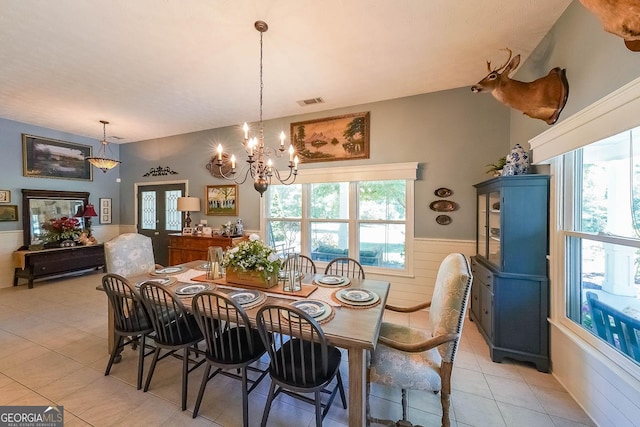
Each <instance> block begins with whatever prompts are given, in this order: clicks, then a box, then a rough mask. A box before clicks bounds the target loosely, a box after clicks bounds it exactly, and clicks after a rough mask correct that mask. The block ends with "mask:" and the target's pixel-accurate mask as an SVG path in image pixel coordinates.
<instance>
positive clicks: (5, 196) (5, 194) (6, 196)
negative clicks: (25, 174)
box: [0, 190, 11, 203]
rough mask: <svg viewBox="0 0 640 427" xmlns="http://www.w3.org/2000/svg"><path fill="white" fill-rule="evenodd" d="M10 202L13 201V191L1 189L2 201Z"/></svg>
mask: <svg viewBox="0 0 640 427" xmlns="http://www.w3.org/2000/svg"><path fill="white" fill-rule="evenodd" d="M9 202H11V191H9V190H0V203H9Z"/></svg>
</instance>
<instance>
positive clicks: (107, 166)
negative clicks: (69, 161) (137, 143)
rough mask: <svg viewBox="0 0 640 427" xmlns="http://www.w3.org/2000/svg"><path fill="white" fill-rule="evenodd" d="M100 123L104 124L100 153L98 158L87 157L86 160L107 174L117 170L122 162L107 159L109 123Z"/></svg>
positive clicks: (103, 121)
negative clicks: (109, 171)
mask: <svg viewBox="0 0 640 427" xmlns="http://www.w3.org/2000/svg"><path fill="white" fill-rule="evenodd" d="M100 123H102V141H100V143H101V144H102V145H101V146H100V151H99V152H98V155H97V156H95V157H94V156H91V157H85V160H87V161H88V162H89V163H91V164H92V165H93V166H95V167H97V168H98V169H100V170H101V171H102V172H104V173H107V171H108V170H111V169H113V168H115V167H116V166H118V165H119V164H120V163H121V162H120V160H116V159H110V158H109V157H107V148H106V147H107V145H109V142H108V141H107V125H108V124H109V122H107V121H105V120H100Z"/></svg>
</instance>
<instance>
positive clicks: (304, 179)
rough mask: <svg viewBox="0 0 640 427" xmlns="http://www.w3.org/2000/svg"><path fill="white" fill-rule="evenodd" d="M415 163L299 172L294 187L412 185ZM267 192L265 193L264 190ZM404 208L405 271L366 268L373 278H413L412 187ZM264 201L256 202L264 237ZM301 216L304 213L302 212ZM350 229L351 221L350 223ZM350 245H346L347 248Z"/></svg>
mask: <svg viewBox="0 0 640 427" xmlns="http://www.w3.org/2000/svg"><path fill="white" fill-rule="evenodd" d="M417 171H418V162H407V163H387V164H383V165H364V166H344V167H329V168H315V169H306V168H303V169H300V170H299V171H298V177H297V178H296V184H314V183H322V182H353V181H381V180H394V179H404V180H411V181H415V180H416V178H417ZM267 191H269V190H267ZM406 197H407V206H406V234H405V249H406V256H405V268H404V270H400V271H394V270H392V269H389V268H384V269H383V268H376V267H370V266H367V267H366V268H367V270H368V271H370V272H371V273H373V274H381V275H386V276H400V277H413V274H414V273H413V271H414V264H413V246H414V245H413V243H414V229H415V223H414V221H415V219H414V217H415V216H414V211H415V208H414V207H415V186H414V185H407V194H406ZM302 202H303V208H304V206H306V200H303V201H302ZM265 209H266V201H265V198H264V197H262V198H261V199H260V235H261V236H266V235H267V233H266V230H267V223H266V219H265ZM303 215H305V212H304V211H303ZM350 225H352V224H351V221H350ZM351 243H352V242H350V244H351Z"/></svg>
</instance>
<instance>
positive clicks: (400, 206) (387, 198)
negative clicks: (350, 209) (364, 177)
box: [358, 180, 407, 221]
mask: <svg viewBox="0 0 640 427" xmlns="http://www.w3.org/2000/svg"><path fill="white" fill-rule="evenodd" d="M406 188H407V185H406V183H405V181H403V180H397V181H363V182H360V183H359V184H358V190H359V194H358V203H359V205H358V212H359V217H360V219H368V220H395V221H402V220H404V219H405V208H406V206H405V203H406V196H405V194H406Z"/></svg>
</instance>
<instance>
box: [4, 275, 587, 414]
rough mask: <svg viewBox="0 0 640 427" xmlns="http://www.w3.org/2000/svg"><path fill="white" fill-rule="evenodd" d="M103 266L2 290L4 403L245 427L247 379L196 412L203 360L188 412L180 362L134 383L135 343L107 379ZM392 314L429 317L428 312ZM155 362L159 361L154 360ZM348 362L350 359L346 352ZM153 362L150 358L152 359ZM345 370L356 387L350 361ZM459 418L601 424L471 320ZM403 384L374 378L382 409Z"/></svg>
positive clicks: (282, 407)
mask: <svg viewBox="0 0 640 427" xmlns="http://www.w3.org/2000/svg"><path fill="white" fill-rule="evenodd" d="M101 276H102V275H101V274H100V273H94V274H89V275H85V276H79V277H72V278H66V279H57V280H50V281H45V282H39V283H36V285H35V288H34V289H27V286H26V285H24V286H19V287H12V288H4V289H0V405H49V404H56V405H63V406H64V416H65V426H88V425H91V426H109V425H118V426H121V425H127V426H138V425H139V426H143V425H144V426H177V425H180V426H182V425H189V426H191V425H193V426H225V427H229V426H239V425H241V424H242V417H241V398H240V385H239V383H238V382H237V381H236V380H233V379H231V378H228V377H225V376H217V377H216V378H214V379H213V380H211V381H210V382H209V384H208V386H207V391H206V394H205V397H204V399H203V403H202V407H201V409H200V414H199V416H198V418H196V419H192V418H191V416H192V413H191V409H192V408H193V405H194V401H195V397H196V395H197V390H198V386H199V384H200V379H201V375H202V368H199V369H198V370H196V371H194V372H193V374H192V375H190V378H189V379H190V381H189V401H188V409H187V411H184V412H182V411H180V407H179V398H180V375H181V373H180V366H181V364H180V361H178V360H176V359H173V358H169V359H165V360H163V361H161V362H159V364H158V367H157V370H156V374H155V375H154V378H153V381H152V383H151V387H150V389H149V391H148V392H147V393H143V392H142V391H138V390H136V388H135V378H136V368H137V364H136V363H137V360H136V357H135V353H133V352H132V351H131V350H129V349H127V350H125V352H124V353H123V361H122V362H121V363H119V364H117V365H114V367H113V369H112V371H111V375H110V376H108V377H105V376H104V375H103V374H104V369H105V367H106V364H107V360H108V355H107V353H106V346H107V344H106V343H107V326H106V323H107V316H106V313H107V310H106V307H107V299H106V296H105V295H104V294H103V293H102V292H99V291H97V290H96V286H97V285H98V284H99V282H100V278H101ZM387 320H390V321H394V322H403V323H405V324H406V323H407V322H408V323H409V324H411V325H413V326H415V327H420V326H421V325H424V324H426V320H427V314H426V313H421V314H418V315H412V316H410V317H406V316H403V315H397V314H396V313H388V315H387ZM147 360H149V361H150V359H147ZM343 360H346V354H345V357H344V359H343ZM148 365H149V362H147V366H148ZM342 373H343V378H345V380H346V384H347V385H348V377H347V366H346V363H345V362H344V361H343V367H342ZM268 386H269V381H268V377H267V379H265V381H263V382H262V383H261V384H260V385H259V386H258V387H257V388H256V390H255V391H254V392H253V393H251V395H250V409H249V412H250V415H249V416H250V425H251V426H255V425H259V423H260V418H261V416H262V410H263V408H264V403H265V401H266V394H267V391H268ZM452 388H453V392H452V411H451V420H452V423H451V424H452V426H459V427H463V426H491V427H493V426H518V427H526V426H535V427H540V426H558V427H560V426H562V427H569V426H583V425H589V426H593V425H594V424H593V423H592V422H591V420H590V419H589V417H588V416H587V415H586V414H585V413H584V411H582V409H581V408H580V407H579V406H578V405H577V404H576V403H575V402H574V400H573V399H572V398H571V396H569V394H568V393H567V392H566V391H565V390H564V389H563V388H562V386H561V385H560V384H559V383H558V382H557V381H556V380H555V379H554V377H553V376H552V375H549V374H542V373H539V372H537V371H536V370H535V369H534V368H533V367H531V366H529V365H526V364H520V363H515V362H513V363H502V364H498V363H493V362H491V360H490V359H489V356H488V349H487V345H486V344H485V342H484V341H483V339H482V337H481V336H480V334H479V333H478V331H477V329H476V326H475V325H474V324H473V323H472V322H469V321H467V322H466V323H465V327H464V333H463V337H462V341H461V346H460V351H459V353H458V356H457V359H456V362H455V366H454V370H453V377H452ZM408 400H409V406H410V408H409V418H410V419H411V420H412V421H413V422H414V423H417V424H421V425H423V426H438V425H440V413H441V411H440V399H439V395H433V394H432V393H417V392H410V393H409V397H408ZM399 402H400V392H399V391H398V390H393V389H389V388H386V387H381V386H378V385H376V384H373V385H372V396H371V407H372V413H373V415H375V416H379V417H384V416H389V417H391V418H393V419H398V418H399V417H400V415H401V406H400V403H399ZM268 424H269V425H270V426H291V427H299V426H311V425H313V411H312V407H311V405H308V404H306V403H303V402H299V401H297V400H295V399H292V398H289V397H288V396H286V395H281V396H279V397H278V399H276V402H275V403H274V405H273V408H272V410H271V414H270V417H269V423H268ZM346 424H347V412H346V410H344V409H342V407H341V405H340V402H339V399H336V401H334V404H333V407H332V408H331V411H330V412H329V414H328V415H327V418H326V419H325V422H324V425H325V426H344V425H346Z"/></svg>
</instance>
